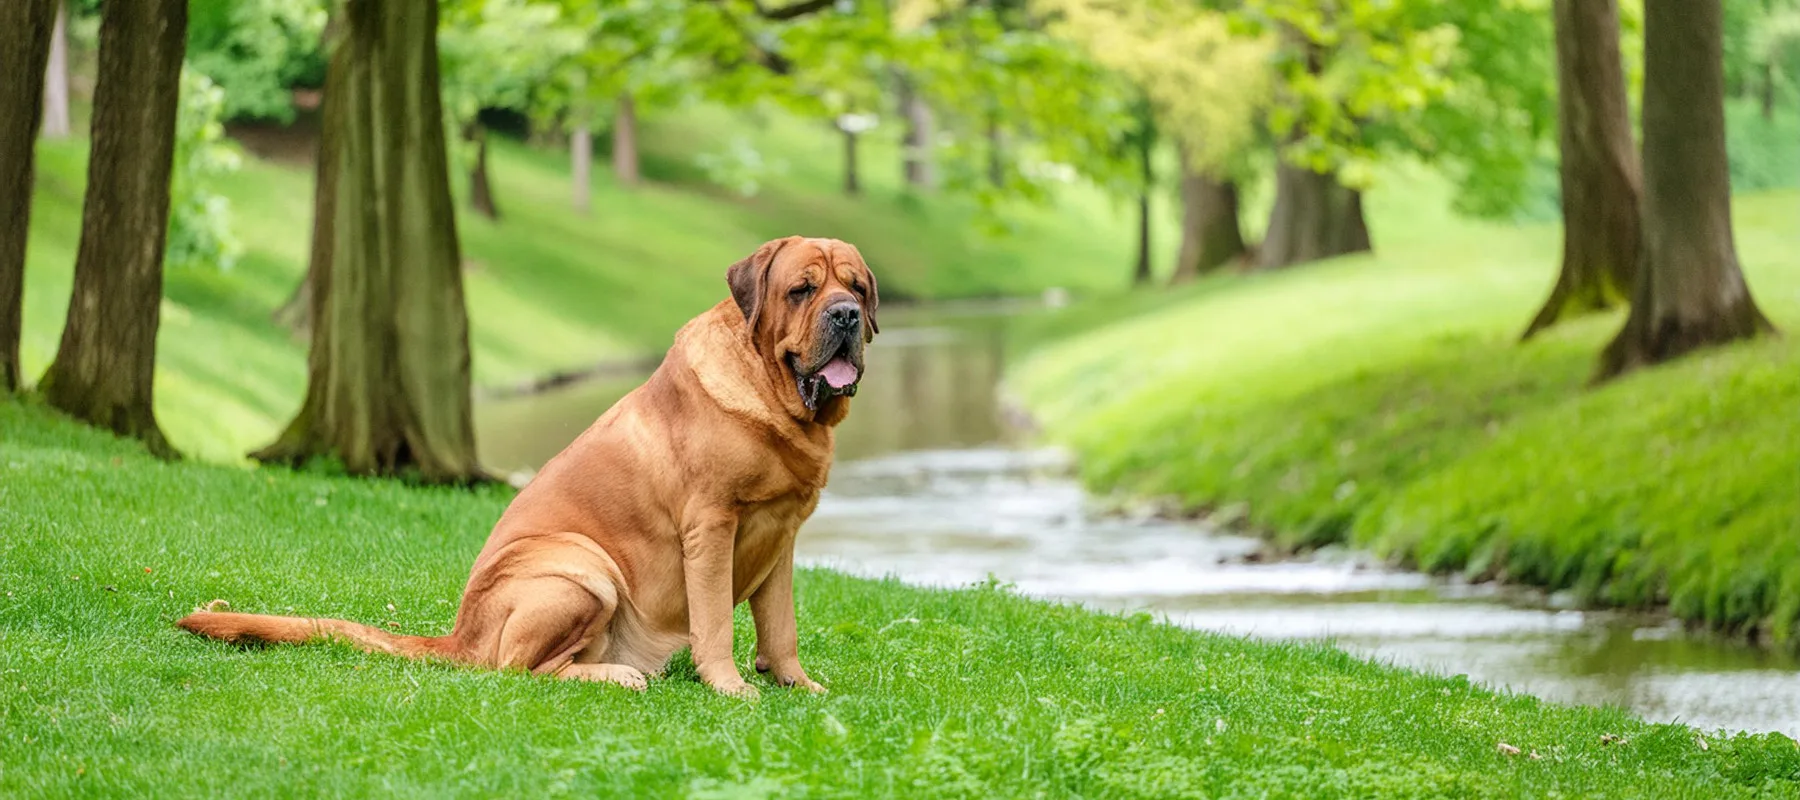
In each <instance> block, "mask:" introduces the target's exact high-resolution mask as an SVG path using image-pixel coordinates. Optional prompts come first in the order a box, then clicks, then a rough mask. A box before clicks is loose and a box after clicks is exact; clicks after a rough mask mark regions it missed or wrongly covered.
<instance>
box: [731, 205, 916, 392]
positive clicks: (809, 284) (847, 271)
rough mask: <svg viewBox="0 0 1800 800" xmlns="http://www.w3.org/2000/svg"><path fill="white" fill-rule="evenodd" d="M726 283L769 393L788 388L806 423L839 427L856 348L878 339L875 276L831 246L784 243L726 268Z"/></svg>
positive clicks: (849, 249) (858, 373) (857, 371)
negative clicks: (772, 383)
mask: <svg viewBox="0 0 1800 800" xmlns="http://www.w3.org/2000/svg"><path fill="white" fill-rule="evenodd" d="M725 282H726V283H728V284H730V286H731V297H732V299H733V300H735V301H737V305H738V308H740V309H742V310H743V312H744V319H745V320H746V321H747V322H748V323H749V331H750V339H751V342H752V343H753V344H754V345H755V346H756V351H757V353H759V354H760V355H761V356H762V358H763V360H764V362H765V363H766V366H767V368H768V369H770V370H771V371H773V372H775V373H777V377H778V378H779V380H777V381H776V385H777V386H782V387H786V386H792V387H793V388H792V391H793V392H794V393H795V394H794V397H793V399H795V400H798V403H799V404H798V407H797V408H803V409H804V410H805V414H806V415H809V416H811V417H812V418H813V419H815V420H821V421H828V422H836V421H838V420H840V419H842V418H843V415H844V413H845V411H846V410H847V404H846V403H845V402H844V401H843V400H842V398H845V397H849V396H851V395H854V394H856V385H857V383H858V382H859V381H861V380H862V374H863V346H864V345H866V344H868V343H869V342H870V341H873V340H874V338H875V334H877V333H880V332H881V328H880V327H879V326H877V325H876V323H875V309H876V307H877V306H879V305H880V304H881V299H880V296H879V295H878V294H877V292H876V287H875V273H874V272H873V271H871V270H870V269H869V265H868V264H867V263H865V262H864V261H863V258H862V254H861V253H859V252H857V250H856V247H855V246H853V245H850V244H848V243H846V242H840V241H838V240H836V239H806V238H802V237H799V236H789V237H787V238H786V239H776V240H775V241H772V242H769V243H767V244H764V245H763V246H762V247H760V248H757V250H756V252H755V253H753V254H751V255H750V257H749V258H746V259H744V260H742V261H739V262H738V263H736V264H733V265H731V269H730V270H728V271H727V272H726V274H725ZM783 405H786V406H790V407H792V404H791V403H788V402H785V401H784V402H783Z"/></svg>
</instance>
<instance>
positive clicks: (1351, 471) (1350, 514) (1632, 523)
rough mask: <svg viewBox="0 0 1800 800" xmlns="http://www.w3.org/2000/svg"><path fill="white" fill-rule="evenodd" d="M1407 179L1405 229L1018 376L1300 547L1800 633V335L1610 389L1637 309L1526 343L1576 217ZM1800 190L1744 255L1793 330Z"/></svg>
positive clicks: (1123, 460)
mask: <svg viewBox="0 0 1800 800" xmlns="http://www.w3.org/2000/svg"><path fill="white" fill-rule="evenodd" d="M1388 180H1389V181H1393V180H1397V178H1394V177H1389V178H1388ZM1398 180H1404V181H1405V182H1404V183H1403V184H1401V185H1397V186H1394V187H1393V188H1392V189H1391V190H1387V191H1384V193H1380V194H1375V195H1371V197H1370V198H1369V204H1368V206H1367V208H1368V211H1369V213H1370V214H1371V215H1372V217H1373V221H1374V222H1376V223H1380V222H1381V221H1383V220H1389V221H1392V223H1393V225H1392V227H1393V228H1394V230H1395V234H1394V236H1392V237H1390V239H1392V240H1393V241H1391V242H1390V244H1389V246H1388V247H1387V248H1386V250H1385V252H1384V253H1383V254H1382V255H1381V256H1380V257H1379V258H1369V257H1364V258H1354V259H1345V260H1341V261H1339V262H1335V263H1332V264H1327V265H1320V266H1318V267H1316V268H1312V269H1309V270H1305V271H1302V272H1297V273H1284V274H1280V275H1271V276H1267V277H1262V278H1259V279H1257V280H1254V281H1246V280H1243V279H1242V278H1229V277H1227V278H1219V279H1214V280H1209V281H1203V282H1201V284H1200V285H1198V286H1195V287H1193V288H1191V289H1185V290H1183V293H1182V294H1178V295H1176V296H1174V297H1169V296H1167V295H1159V296H1157V297H1156V298H1154V306H1155V307H1154V308H1153V309H1152V310H1149V311H1147V312H1146V313H1143V314H1141V315H1127V316H1126V317H1125V318H1123V319H1119V318H1117V317H1112V318H1111V319H1110V324H1108V323H1107V322H1106V321H1101V322H1099V323H1098V324H1096V322H1095V321H1091V320H1090V321H1089V322H1088V323H1087V327H1088V331H1089V332H1086V333H1083V334H1081V335H1079V336H1076V337H1074V338H1071V339H1069V340H1067V341H1064V342H1060V343H1057V344H1054V345H1052V346H1049V347H1047V348H1045V349H1043V350H1042V351H1041V352H1037V353H1034V354H1033V355H1032V357H1031V358H1030V360H1029V361H1028V362H1026V363H1025V364H1024V365H1023V366H1022V367H1021V368H1018V369H1017V370H1015V372H1014V374H1013V375H1012V380H1011V383H1012V386H1013V388H1014V389H1015V390H1016V391H1017V392H1018V393H1019V394H1020V396H1021V397H1022V399H1023V400H1024V401H1025V402H1026V403H1027V405H1028V406H1029V407H1030V408H1031V409H1032V410H1033V411H1034V412H1035V413H1036V414H1037V417H1038V420H1039V421H1040V423H1041V424H1042V425H1043V426H1044V428H1045V430H1046V431H1047V432H1048V433H1049V435H1050V436H1051V437H1052V438H1053V439H1055V440H1057V441H1059V442H1063V443H1066V444H1068V445H1070V446H1072V447H1073V448H1074V449H1075V450H1076V451H1077V453H1078V454H1079V455H1080V456H1081V469H1082V476H1083V478H1084V480H1085V481H1086V482H1088V483H1089V484H1090V485H1091V486H1093V487H1094V488H1096V489H1099V490H1102V491H1117V492H1125V493H1130V494H1147V495H1167V496H1172V497H1173V498H1174V499H1176V500H1178V501H1179V502H1180V504H1181V505H1182V506H1184V507H1188V508H1225V507H1231V508H1236V509H1241V510H1242V512H1243V514H1244V518H1245V519H1246V521H1247V522H1248V523H1249V524H1251V525H1252V526H1254V527H1255V528H1257V529H1259V530H1262V531H1266V532H1268V533H1269V535H1271V536H1273V537H1274V538H1275V539H1276V540H1277V541H1278V542H1279V543H1281V544H1283V545H1286V546H1290V547H1305V546H1315V545H1321V544H1326V543H1332V542H1339V541H1346V540H1348V541H1351V542H1353V543H1355V544H1359V545H1364V546H1372V547H1375V548H1377V549H1378V550H1380V551H1381V552H1384V553H1386V554H1388V555H1391V556H1393V557H1396V558H1399V559H1403V560H1406V561H1410V562H1413V563H1417V564H1419V565H1420V566H1424V567H1427V568H1431V569H1435V570H1444V571H1466V572H1468V573H1469V574H1471V575H1473V576H1476V577H1485V576H1496V575H1498V576H1505V577H1509V578H1512V579H1514V580H1518V581H1524V582H1530V583H1535V584H1539V585H1544V586H1547V587H1550V588H1556V589H1561V588H1575V589H1578V590H1580V591H1581V593H1582V594H1583V595H1584V596H1586V597H1588V598H1591V599H1593V600H1595V601H1598V602H1604V603H1608V604H1616V605H1625V606H1642V605H1655V604H1660V603H1672V604H1673V606H1672V611H1674V612H1675V613H1676V614H1677V615H1679V616H1680V617H1681V618H1683V619H1686V620H1690V621H1693V622H1696V623H1705V624H1708V625H1710V626H1714V627H1718V628H1723V629H1730V630H1744V629H1746V628H1749V627H1751V626H1755V627H1758V628H1760V629H1761V630H1763V631H1764V632H1765V633H1773V634H1775V635H1776V636H1778V637H1784V638H1786V639H1787V641H1789V642H1790V644H1793V643H1800V636H1796V635H1795V634H1796V633H1800V631H1796V630H1795V629H1794V628H1793V627H1792V626H1793V625H1794V624H1795V623H1796V622H1800V605H1796V604H1797V603H1800V559H1796V558H1794V553H1795V548H1796V547H1797V546H1800V530H1797V529H1795V528H1794V527H1793V526H1794V524H1795V522H1794V521H1795V520H1797V519H1800V493H1797V492H1795V491H1793V488H1794V484H1793V481H1794V480H1795V478H1794V476H1795V475H1796V474H1800V462H1796V460H1795V459H1796V453H1800V448H1796V447H1795V443H1796V442H1800V429H1797V428H1796V427H1795V423H1794V420H1793V417H1792V415H1788V414H1782V413H1780V412H1777V411H1774V410H1773V409H1784V408H1791V407H1793V406H1794V405H1795V403H1800V382H1796V380H1795V376H1797V375H1800V348H1796V346H1795V345H1794V344H1793V343H1792V342H1782V341H1770V342H1762V343H1757V344H1753V345H1749V346H1745V347H1739V348H1731V349H1727V350H1724V351H1719V352H1713V353H1709V354H1706V355H1703V356H1699V357H1695V358H1691V359H1687V360H1684V361H1682V362H1680V363H1678V364H1674V365H1671V366H1670V367H1668V368H1665V369H1660V370H1654V371H1649V372H1646V373H1644V374H1643V375H1641V376H1638V377H1634V378H1633V379H1632V380H1629V381H1623V382H1619V383H1616V384H1611V385H1608V386H1606V387H1604V388H1603V389H1600V390H1596V391H1591V392H1584V391H1583V386H1584V383H1585V381H1586V379H1587V377H1588V374H1589V370H1590V369H1591V365H1592V355H1593V352H1594V351H1595V350H1596V349H1597V348H1598V346H1599V344H1600V343H1602V342H1603V341H1605V338H1606V337H1607V336H1609V335H1610V334H1611V333H1613V332H1614V331H1615V330H1616V328H1617V325H1618V317H1617V316H1616V315H1599V316H1596V317H1594V318H1591V319H1586V320H1581V321H1577V322H1574V323H1570V324H1569V325H1568V326H1566V328H1565V329H1559V330H1558V331H1557V332H1556V334H1555V335H1553V336H1543V337H1539V338H1538V339H1535V340H1533V342H1532V343H1531V344H1530V345H1529V346H1527V347H1520V346H1518V345H1517V343H1516V333H1517V331H1516V327H1515V326H1516V323H1517V321H1518V319H1520V318H1522V317H1525V316H1528V315H1529V312H1530V310H1531V309H1532V308H1534V307H1535V306H1536V304H1537V303H1539V302H1541V300H1542V294H1541V292H1542V290H1543V287H1544V286H1545V285H1547V284H1548V282H1549V277H1550V276H1549V270H1552V269H1554V265H1555V259H1554V257H1553V256H1554V254H1555V252H1556V247H1557V242H1558V236H1557V231H1556V228H1555V226H1553V225H1539V226H1533V227H1530V228H1523V229H1521V228H1515V227H1510V226H1504V227H1503V226H1491V225H1483V224H1478V223H1473V222H1467V221H1458V220H1456V219H1454V218H1450V217H1448V216H1447V213H1446V212H1447V209H1445V208H1444V207H1443V205H1442V203H1443V201H1444V199H1445V198H1446V196H1447V194H1448V187H1444V186H1442V185H1441V184H1438V183H1435V182H1431V181H1423V180H1419V179H1405V178H1398ZM1797 204H1800V195H1796V194H1794V193H1793V192H1791V191H1790V192H1785V193H1781V194H1774V195H1768V196H1759V197H1751V198H1742V199H1740V200H1739V202H1738V203H1737V204H1736V208H1735V212H1734V214H1735V221H1736V223H1737V234H1738V244H1739V253H1740V255H1741V257H1742V260H1743V263H1744V269H1745V273H1746V275H1747V277H1748V279H1749V281H1750V283H1751V284H1752V285H1753V286H1754V288H1755V289H1756V290H1757V293H1758V297H1759V298H1763V299H1764V300H1765V302H1766V306H1765V310H1766V311H1767V312H1768V313H1769V314H1770V316H1771V317H1774V318H1775V319H1776V320H1777V324H1779V325H1782V326H1784V327H1789V328H1791V327H1792V326H1794V325H1795V324H1797V323H1800V302H1796V301H1797V300H1800V252H1797V251H1796V250H1795V249H1794V248H1793V247H1792V230H1793V228H1792V225H1793V218H1794V214H1795V208H1796V205H1797ZM1402 222H1403V223H1404V225H1402V224H1400V223H1402ZM1129 310H1130V309H1129V308H1127V309H1126V311H1129ZM1074 313H1087V312H1081V311H1080V310H1079V309H1077V311H1076V312H1074ZM1050 324H1061V323H1060V322H1056V321H1051V322H1047V323H1046V325H1050ZM1146 342H1152V343H1157V342H1163V343H1166V342H1192V343H1203V344H1199V345H1196V346H1192V347H1180V348H1169V347H1162V346H1151V347H1146V346H1145V343H1146Z"/></svg>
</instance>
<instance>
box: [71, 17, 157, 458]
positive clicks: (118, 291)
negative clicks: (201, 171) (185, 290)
mask: <svg viewBox="0 0 1800 800" xmlns="http://www.w3.org/2000/svg"><path fill="white" fill-rule="evenodd" d="M186 49H187V0H140V2H131V3H120V2H112V3H107V4H106V7H105V9H104V10H103V11H102V12H101V16H100V71H99V77H98V79H97V81H96V82H95V85H94V127H93V130H94V142H93V150H92V155H91V156H90V157H89V161H88V182H87V197H86V199H85V200H84V201H83V205H82V212H81V244H80V247H79V249H78V250H77V251H76V256H75V285H74V290H73V292H72V293H71V295H70V298H69V314H68V318H67V322H65V323H64V325H63V335H62V344H61V346H60V347H59V348H58V349H57V351H56V359H55V360H54V361H52V362H51V363H50V370H49V371H48V372H47V373H45V375H44V379H43V381H42V382H41V383H40V385H39V387H38V388H39V391H40V392H41V393H42V394H43V396H44V400H45V401H46V402H48V403H49V404H50V405H51V406H53V407H55V408H58V409H61V410H63V411H64V412H67V413H68V414H70V415H71V416H74V417H75V418H77V419H80V420H83V421H86V422H89V423H91V424H93V425H96V426H98V427H101V428H106V429H109V430H111V431H113V432H115V433H118V434H121V435H124V436H133V437H137V438H139V439H142V440H143V441H144V443H145V444H146V445H148V446H149V448H150V451H151V452H153V453H156V454H157V455H161V456H173V455H174V450H172V449H171V448H170V447H169V443H168V441H167V440H166V439H165V438H164V437H163V433H162V429H161V428H160V427H159V426H158V425H157V424H156V413H155V411H154V409H153V408H152V405H151V391H152V385H153V383H154V381H155V374H156V329H157V325H158V323H159V322H160V315H161V305H162V284H163V247H164V244H165V241H166V239H167V236H168V228H169V172H170V169H171V168H172V166H173V164H174V158H175V114H176V110H177V108H178V101H179V99H180V90H181V57H182V55H183V53H184V51H185V50H186Z"/></svg>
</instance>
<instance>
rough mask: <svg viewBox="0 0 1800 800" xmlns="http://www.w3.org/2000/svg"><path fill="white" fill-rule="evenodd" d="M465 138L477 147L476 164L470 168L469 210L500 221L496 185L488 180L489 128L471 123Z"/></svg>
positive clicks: (464, 133)
mask: <svg viewBox="0 0 1800 800" xmlns="http://www.w3.org/2000/svg"><path fill="white" fill-rule="evenodd" d="M463 136H464V138H466V139H468V140H469V142H470V143H472V144H474V145H475V163H474V164H473V165H471V166H470V167H469V208H470V209H471V210H473V211H474V212H475V213H477V214H480V215H482V216H484V217H487V218H488V219H499V218H500V207H499V206H498V205H495V203H494V184H493V183H492V182H491V181H489V179H488V131H487V126H485V125H482V124H481V123H480V122H471V123H469V126H468V127H467V128H465V129H464V131H463Z"/></svg>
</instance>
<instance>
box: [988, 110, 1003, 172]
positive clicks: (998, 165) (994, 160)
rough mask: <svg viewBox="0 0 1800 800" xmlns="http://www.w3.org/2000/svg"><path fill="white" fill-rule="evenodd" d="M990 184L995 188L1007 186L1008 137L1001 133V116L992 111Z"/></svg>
mask: <svg viewBox="0 0 1800 800" xmlns="http://www.w3.org/2000/svg"><path fill="white" fill-rule="evenodd" d="M987 150H988V164H987V177H988V183H989V184H992V185H993V186H994V188H1000V187H1003V186H1005V185H1006V137H1005V136H1004V135H1002V134H1001V132H1000V114H999V112H995V111H990V112H988V117H987Z"/></svg>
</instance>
